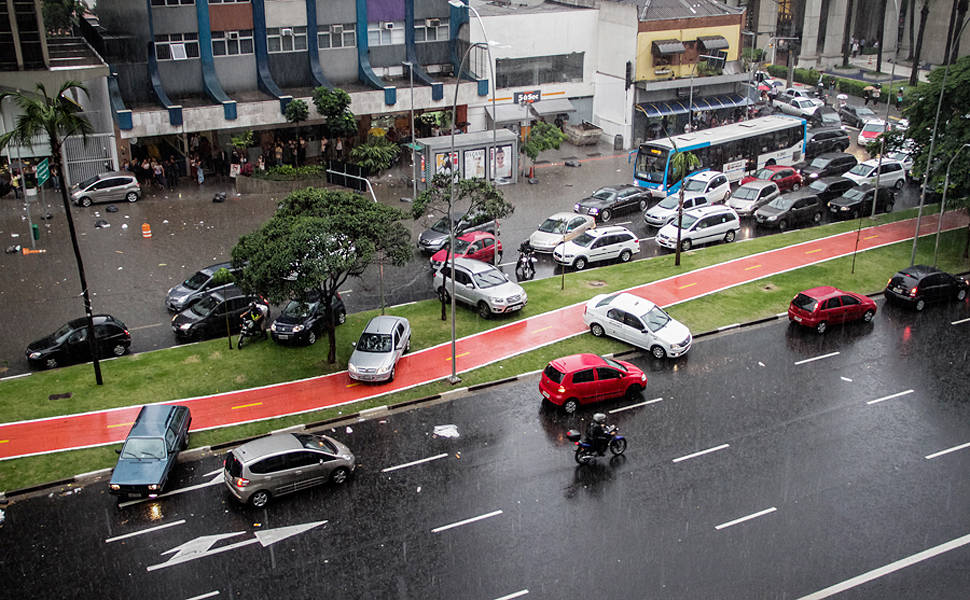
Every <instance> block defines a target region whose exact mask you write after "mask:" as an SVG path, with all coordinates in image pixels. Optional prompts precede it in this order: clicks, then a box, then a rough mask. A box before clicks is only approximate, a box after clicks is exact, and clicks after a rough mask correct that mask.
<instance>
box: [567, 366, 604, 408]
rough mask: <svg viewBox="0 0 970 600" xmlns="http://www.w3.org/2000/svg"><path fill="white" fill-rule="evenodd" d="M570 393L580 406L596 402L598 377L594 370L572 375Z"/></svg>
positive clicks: (577, 372)
mask: <svg viewBox="0 0 970 600" xmlns="http://www.w3.org/2000/svg"><path fill="white" fill-rule="evenodd" d="M569 389H570V391H571V392H572V394H573V395H574V396H575V397H576V398H577V399H578V400H579V403H580V404H588V403H590V402H595V401H596V399H597V398H596V377H595V374H594V370H593V368H589V369H582V370H579V371H576V372H575V373H573V375H572V385H571V386H570V388H569Z"/></svg>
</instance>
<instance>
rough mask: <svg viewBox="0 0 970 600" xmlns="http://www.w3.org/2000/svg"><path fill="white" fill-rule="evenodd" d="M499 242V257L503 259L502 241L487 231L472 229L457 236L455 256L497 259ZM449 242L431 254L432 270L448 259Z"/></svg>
mask: <svg viewBox="0 0 970 600" xmlns="http://www.w3.org/2000/svg"><path fill="white" fill-rule="evenodd" d="M496 244H498V257H499V260H501V259H502V241H501V240H499V239H498V238H496V237H495V236H494V235H492V234H491V233H488V232H487V231H472V232H470V233H466V234H463V235H460V236H458V237H457V238H455V256H457V257H458V258H474V259H475V260H480V261H482V262H487V263H490V262H493V261H494V260H495V245H496ZM448 258H449V254H448V244H447V242H446V243H445V247H444V248H442V249H441V250H438V251H437V252H435V253H434V254H432V255H431V270H432V271H437V270H438V268H439V267H440V266H441V264H442V263H443V262H445V261H446V260H448Z"/></svg>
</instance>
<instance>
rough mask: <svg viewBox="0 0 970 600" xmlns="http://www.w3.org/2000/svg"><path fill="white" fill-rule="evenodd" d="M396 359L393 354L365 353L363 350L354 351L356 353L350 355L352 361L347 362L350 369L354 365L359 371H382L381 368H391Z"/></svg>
mask: <svg viewBox="0 0 970 600" xmlns="http://www.w3.org/2000/svg"><path fill="white" fill-rule="evenodd" d="M393 359H394V353H393V352H364V351H363V350H354V353H353V354H351V355H350V360H349V361H347V366H348V368H349V367H350V366H351V365H353V366H354V367H356V368H358V369H380V368H381V367H389V366H391V363H392V362H393Z"/></svg>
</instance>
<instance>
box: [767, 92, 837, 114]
mask: <svg viewBox="0 0 970 600" xmlns="http://www.w3.org/2000/svg"><path fill="white" fill-rule="evenodd" d="M772 105H773V106H774V107H775V108H777V109H778V110H780V111H781V112H783V113H785V114H789V115H793V116H796V117H802V118H803V119H804V118H808V117H811V116H812V115H813V114H815V111H816V110H818V109H819V107H821V106H824V105H825V103H824V102H822V101H821V100H819V99H818V98H804V97H799V96H791V95H789V94H781V95H779V96H778V97H777V98H775V99H774V101H773V102H772Z"/></svg>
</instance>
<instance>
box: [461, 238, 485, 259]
mask: <svg viewBox="0 0 970 600" xmlns="http://www.w3.org/2000/svg"><path fill="white" fill-rule="evenodd" d="M484 254H485V245H484V244H483V243H482V240H476V241H474V242H472V243H471V244H469V245H468V248H467V249H466V250H465V256H466V257H467V258H474V259H475V260H484Z"/></svg>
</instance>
